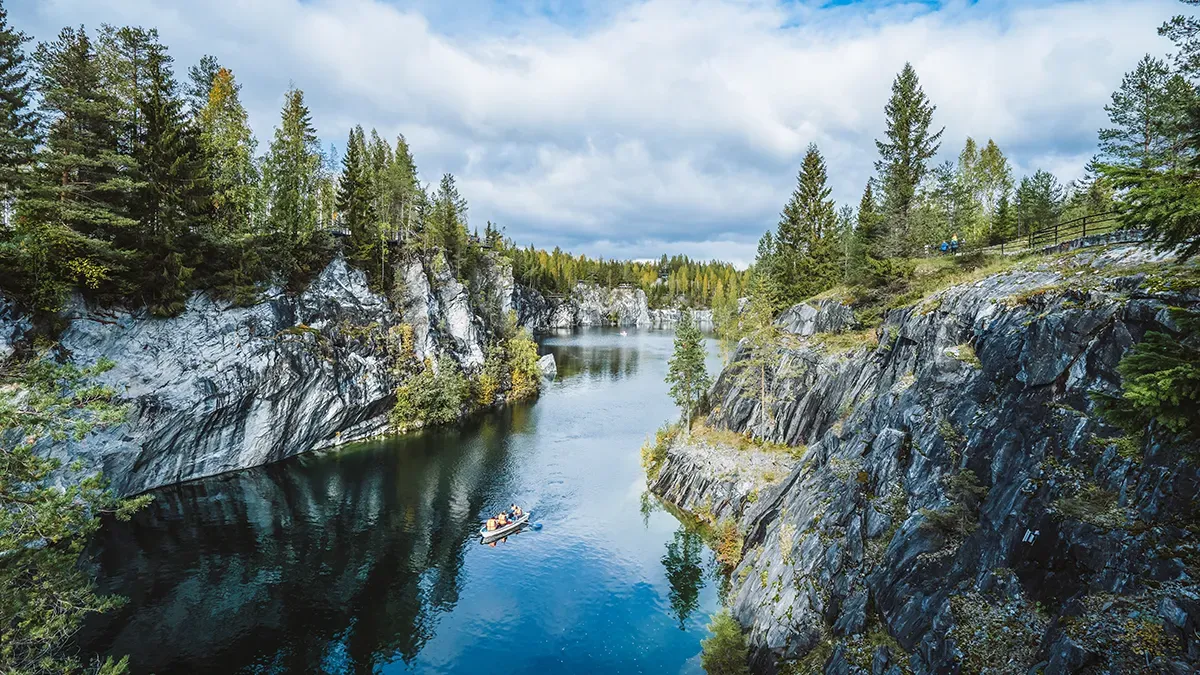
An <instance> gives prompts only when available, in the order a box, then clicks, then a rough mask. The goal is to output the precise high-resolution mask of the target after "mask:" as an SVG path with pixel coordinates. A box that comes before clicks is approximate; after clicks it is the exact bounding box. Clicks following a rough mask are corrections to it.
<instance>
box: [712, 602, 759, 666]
mask: <svg viewBox="0 0 1200 675" xmlns="http://www.w3.org/2000/svg"><path fill="white" fill-rule="evenodd" d="M708 631H709V632H710V633H712V637H709V638H706V639H704V640H702V641H701V642H700V647H701V650H702V651H701V652H700V663H701V665H703V666H704V672H706V673H708V675H747V674H748V673H749V672H750V668H749V665H748V659H749V653H750V648H749V647H748V646H747V644H746V636H745V635H744V634H743V633H742V627H741V625H739V624H738V622H737V619H734V618H733V615H732V614H730V613H729V610H727V609H723V610H721V611H719V612H717V613H716V614H714V615H713V616H712V623H710V624H708Z"/></svg>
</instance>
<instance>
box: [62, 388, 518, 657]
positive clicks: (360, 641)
mask: <svg viewBox="0 0 1200 675" xmlns="http://www.w3.org/2000/svg"><path fill="white" fill-rule="evenodd" d="M524 414H525V411H524V410H522V409H520V408H517V409H514V410H512V411H511V412H510V414H507V415H497V416H494V417H491V418H488V419H487V420H484V421H483V423H482V425H481V427H480V428H479V429H478V432H477V433H474V434H471V433H464V434H455V433H454V432H440V433H430V434H426V435H423V436H418V437H414V438H409V439H406V440H405V442H404V445H405V446H406V447H404V448H403V449H402V451H393V452H374V451H372V448H369V447H366V448H360V449H358V450H357V451H349V452H345V453H341V454H339V455H337V456H336V457H334V458H330V457H305V458H301V459H300V461H297V462H290V463H287V464H284V465H273V466H268V467H263V468H260V469H255V470H250V471H244V472H240V473H236V474H230V475H227V476H221V477H216V478H212V479H208V480H203V481H199V482H196V483H190V484H187V485H182V486H177V487H175V488H172V489H168V490H163V491H160V492H159V493H158V494H157V495H156V498H155V500H154V502H153V503H152V504H151V505H150V506H149V507H148V508H147V509H146V510H145V511H144V512H142V513H141V514H139V515H138V517H137V518H136V519H135V520H134V521H133V522H131V523H129V524H124V523H108V524H106V526H105V527H104V528H103V530H102V534H101V536H100V537H99V538H98V539H97V541H96V542H95V543H94V549H95V550H96V551H97V553H96V556H95V564H96V565H97V566H98V572H99V575H100V577H101V578H102V579H103V587H104V590H107V591H112V592H119V593H122V594H124V595H126V596H129V597H130V602H129V603H128V604H127V605H126V608H125V609H124V611H117V612H114V613H112V614H109V615H107V616H105V617H103V618H102V619H101V620H98V621H95V622H93V623H92V624H90V625H89V626H87V628H86V630H85V632H84V634H83V635H82V636H81V638H82V640H81V641H82V643H83V645H84V646H85V647H87V648H91V650H94V651H99V652H112V653H117V654H130V655H131V656H132V657H133V661H134V663H136V664H137V666H138V667H137V670H138V671H146V672H149V671H153V672H160V673H161V672H168V671H173V670H188V671H195V670H205V671H214V672H215V671H220V670H222V664H234V663H240V664H255V665H256V666H257V668H254V669H255V670H266V671H272V672H290V671H294V672H301V671H306V670H311V669H312V667H313V664H316V663H321V664H323V669H324V670H325V671H326V672H343V671H344V672H351V671H370V670H372V669H373V668H374V667H375V666H376V665H378V664H380V663H386V662H390V661H393V660H395V659H396V658H397V657H399V658H401V659H403V660H405V661H409V660H411V659H412V658H413V657H415V656H416V654H417V653H418V652H419V651H420V650H421V648H422V646H423V644H424V643H425V642H426V641H427V640H428V639H429V638H430V637H431V636H432V634H433V631H434V625H435V624H436V622H437V616H438V614H439V613H441V612H445V611H449V610H451V609H453V608H454V606H455V605H456V603H457V602H458V600H459V581H458V579H459V570H460V569H461V567H462V561H463V551H464V543H465V542H467V541H468V540H470V539H472V538H473V537H474V533H475V531H476V529H477V528H478V524H477V522H476V517H475V514H476V512H477V511H479V510H480V509H481V508H483V505H484V502H485V500H487V499H488V497H489V495H490V494H491V492H492V490H491V489H490V488H491V485H490V483H492V482H494V480H495V478H494V477H495V476H497V475H499V472H497V471H496V469H497V468H498V467H499V466H500V465H501V464H502V459H503V454H504V452H505V439H506V437H507V435H508V434H509V433H511V432H512V430H513V427H519V426H520V425H521V424H522V421H523V420H522V418H523V416H524ZM468 438H469V442H456V441H463V440H466V439H468ZM392 443H393V445H394V444H395V441H392ZM147 580H153V583H152V584H145V583H140V582H143V581H147ZM197 625H203V630H195V628H196V626H197Z"/></svg>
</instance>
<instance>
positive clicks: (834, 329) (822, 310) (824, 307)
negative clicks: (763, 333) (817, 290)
mask: <svg viewBox="0 0 1200 675" xmlns="http://www.w3.org/2000/svg"><path fill="white" fill-rule="evenodd" d="M856 323H857V321H856V320H855V318H854V312H853V310H851V309H850V308H849V307H847V306H845V305H843V304H842V303H840V302H834V301H832V300H824V301H821V302H818V303H816V304H815V306H814V305H810V304H808V303H804V302H801V303H799V304H796V305H792V306H791V307H789V308H787V309H786V310H784V311H783V313H782V314H780V315H779V318H777V319H775V325H776V326H779V327H780V328H782V329H783V330H786V331H788V332H789V333H792V334H793V335H798V336H801V337H808V336H810V335H815V334H817V333H840V332H842V331H844V330H849V329H851V328H854V327H855V325H856Z"/></svg>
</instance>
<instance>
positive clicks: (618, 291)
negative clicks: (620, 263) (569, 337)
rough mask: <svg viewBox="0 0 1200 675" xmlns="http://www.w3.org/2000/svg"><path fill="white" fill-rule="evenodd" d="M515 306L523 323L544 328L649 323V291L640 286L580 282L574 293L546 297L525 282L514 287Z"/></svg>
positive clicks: (541, 330) (533, 328)
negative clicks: (526, 285)
mask: <svg viewBox="0 0 1200 675" xmlns="http://www.w3.org/2000/svg"><path fill="white" fill-rule="evenodd" d="M512 305H513V308H514V309H515V310H516V312H517V319H518V321H519V323H520V324H521V325H522V326H526V327H528V328H530V329H531V330H534V331H538V332H543V331H548V330H554V329H559V328H577V327H581V326H649V325H651V324H652V321H651V318H650V310H649V309H648V305H647V303H646V293H645V291H643V290H642V289H640V288H601V287H599V286H594V285H590V284H585V283H582V282H581V283H579V284H576V286H575V288H574V289H572V291H571V293H570V295H567V296H563V297H546V296H544V295H542V294H541V293H539V292H537V291H535V290H533V289H531V288H526V287H523V286H517V287H516V288H515V289H514V291H513V301H512Z"/></svg>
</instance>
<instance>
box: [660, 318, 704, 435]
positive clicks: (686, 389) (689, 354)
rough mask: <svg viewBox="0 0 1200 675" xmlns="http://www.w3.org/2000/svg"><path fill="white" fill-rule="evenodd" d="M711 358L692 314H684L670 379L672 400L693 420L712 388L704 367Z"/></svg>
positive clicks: (670, 363) (668, 364)
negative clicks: (709, 389)
mask: <svg viewBox="0 0 1200 675" xmlns="http://www.w3.org/2000/svg"><path fill="white" fill-rule="evenodd" d="M707 356H708V352H707V350H706V349H705V348H704V336H703V335H701V333H700V329H699V328H698V327H697V326H696V324H695V322H693V321H692V315H691V314H690V313H688V312H684V314H683V318H681V319H680V321H679V325H678V326H677V327H676V328H675V353H674V354H673V355H672V356H671V359H670V361H668V363H667V378H666V379H667V384H669V385H671V398H672V399H673V400H674V401H675V405H677V406H679V408H680V409H681V410H682V411H683V415H684V417H685V418H687V419H688V420H689V421H690V420H691V418H692V415H693V414H695V412H696V409H697V407H698V406H699V405H700V402H701V400H703V398H704V396H705V394H707V393H708V388H709V387H710V386H711V385H712V380H711V379H710V378H709V376H708V370H707V369H706V367H705V365H704V360H705V358H706V357H707Z"/></svg>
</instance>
